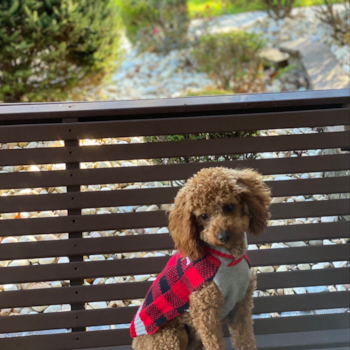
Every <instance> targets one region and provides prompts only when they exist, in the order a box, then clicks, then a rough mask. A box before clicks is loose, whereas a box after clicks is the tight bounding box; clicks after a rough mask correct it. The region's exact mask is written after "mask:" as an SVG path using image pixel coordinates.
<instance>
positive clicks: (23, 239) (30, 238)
mask: <svg viewBox="0 0 350 350" xmlns="http://www.w3.org/2000/svg"><path fill="white" fill-rule="evenodd" d="M19 241H20V242H21V243H24V242H36V238H35V237H33V236H22V237H21V238H20V239H19Z"/></svg>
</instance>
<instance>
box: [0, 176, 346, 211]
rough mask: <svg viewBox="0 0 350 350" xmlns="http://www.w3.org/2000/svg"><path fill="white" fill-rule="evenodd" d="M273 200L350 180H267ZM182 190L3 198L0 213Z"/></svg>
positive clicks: (342, 187) (142, 199)
mask: <svg viewBox="0 0 350 350" xmlns="http://www.w3.org/2000/svg"><path fill="white" fill-rule="evenodd" d="M266 185H267V186H268V187H269V188H271V190H272V196H273V197H282V196H295V195H311V194H320V193H322V194H330V193H348V192H350V177H347V176H343V177H329V178H323V179H322V178H321V179H309V180H298V181H290V180H287V181H267V182H266ZM179 189H180V187H169V188H152V189H148V188H147V189H139V190H124V191H99V192H85V193H84V192H70V193H62V194H52V195H50V194H49V195H45V196H42V195H41V196H38V195H28V196H7V197H0V213H6V212H7V213H13V212H27V211H40V210H59V209H83V208H106V207H117V206H131V205H145V204H168V203H172V202H173V201H174V198H175V196H176V194H177V192H178V190H179Z"/></svg>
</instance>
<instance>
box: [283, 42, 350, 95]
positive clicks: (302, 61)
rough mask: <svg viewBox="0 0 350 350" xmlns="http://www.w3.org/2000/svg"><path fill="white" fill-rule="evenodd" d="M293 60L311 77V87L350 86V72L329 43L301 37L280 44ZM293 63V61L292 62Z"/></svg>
mask: <svg viewBox="0 0 350 350" xmlns="http://www.w3.org/2000/svg"><path fill="white" fill-rule="evenodd" d="M280 49H281V51H283V52H286V53H288V54H289V55H290V56H291V57H290V63H292V62H291V61H295V63H296V64H297V65H302V67H303V68H304V69H305V72H306V75H307V77H308V79H309V84H310V89H312V90H327V89H344V88H349V87H350V85H349V84H350V79H349V74H348V73H346V72H345V71H344V69H342V67H341V66H340V65H339V63H338V61H337V59H336V58H335V56H334V55H333V54H332V53H331V51H330V49H329V48H328V47H327V45H325V44H322V43H320V42H316V41H313V40H311V39H308V38H300V39H298V40H295V41H290V42H286V43H283V44H282V45H280ZM292 64H293V63H292Z"/></svg>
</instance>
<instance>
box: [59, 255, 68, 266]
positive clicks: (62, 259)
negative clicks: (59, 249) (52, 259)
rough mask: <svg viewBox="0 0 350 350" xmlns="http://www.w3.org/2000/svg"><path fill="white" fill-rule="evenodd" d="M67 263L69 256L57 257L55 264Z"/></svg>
mask: <svg viewBox="0 0 350 350" xmlns="http://www.w3.org/2000/svg"><path fill="white" fill-rule="evenodd" d="M67 263H69V258H67V257H65V256H64V257H62V258H59V259H58V261H57V264H67Z"/></svg>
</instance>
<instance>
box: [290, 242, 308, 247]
mask: <svg viewBox="0 0 350 350" xmlns="http://www.w3.org/2000/svg"><path fill="white" fill-rule="evenodd" d="M285 244H286V245H287V246H288V247H291V248H295V247H307V244H306V243H305V242H303V241H299V242H286V243H285Z"/></svg>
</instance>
